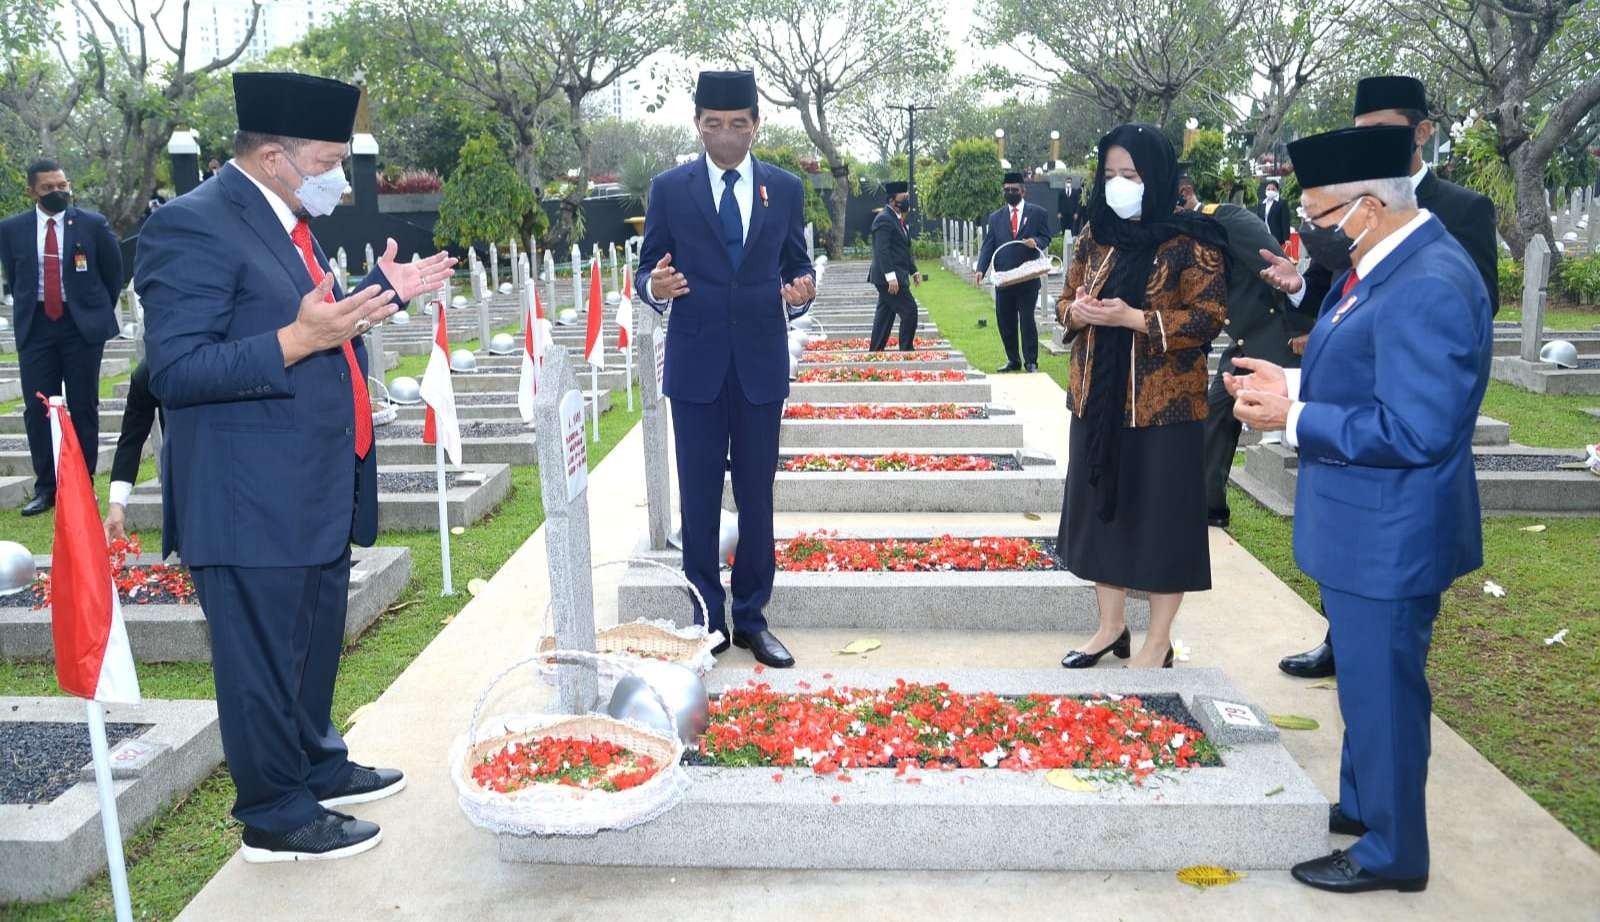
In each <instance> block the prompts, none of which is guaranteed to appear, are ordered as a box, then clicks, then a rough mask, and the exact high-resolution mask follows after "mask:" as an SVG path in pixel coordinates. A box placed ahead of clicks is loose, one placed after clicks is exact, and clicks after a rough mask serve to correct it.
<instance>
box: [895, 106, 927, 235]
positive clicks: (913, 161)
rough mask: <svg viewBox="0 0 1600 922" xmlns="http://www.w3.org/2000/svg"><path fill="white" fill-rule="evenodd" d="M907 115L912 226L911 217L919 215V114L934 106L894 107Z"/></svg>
mask: <svg viewBox="0 0 1600 922" xmlns="http://www.w3.org/2000/svg"><path fill="white" fill-rule="evenodd" d="M889 108H891V109H899V110H900V111H902V112H904V113H905V114H906V197H907V199H908V200H909V201H910V203H911V208H910V209H909V210H908V211H907V212H906V224H907V225H910V224H911V223H912V222H911V216H912V215H914V214H917V213H918V212H917V113H918V112H930V111H932V110H933V109H934V107H933V106H919V105H917V104H916V103H909V104H907V105H903V106H893V105H891V106H890V107H889Z"/></svg>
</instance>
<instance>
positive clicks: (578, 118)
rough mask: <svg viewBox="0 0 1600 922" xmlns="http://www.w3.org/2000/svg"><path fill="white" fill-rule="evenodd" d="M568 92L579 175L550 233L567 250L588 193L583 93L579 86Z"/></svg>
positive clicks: (587, 148) (587, 138)
mask: <svg viewBox="0 0 1600 922" xmlns="http://www.w3.org/2000/svg"><path fill="white" fill-rule="evenodd" d="M566 92H567V117H568V119H569V120H570V122H571V128H572V143H573V144H574V145H576V146H577V148H578V176H577V178H576V179H574V180H573V182H572V188H571V189H569V190H567V195H566V197H565V198H563V199H562V200H561V211H560V213H559V214H558V215H557V218H556V227H555V229H554V231H553V232H552V233H551V235H550V236H551V239H552V240H554V241H557V242H559V243H560V244H561V246H562V247H563V248H570V247H571V246H572V244H574V243H577V242H578V238H577V235H576V233H575V231H576V228H577V226H578V214H579V211H580V210H581V209H582V208H583V199H584V197H585V196H586V195H588V193H589V151H590V144H589V133H588V132H586V131H584V130H583V96H584V94H583V91H582V89H581V88H580V87H576V86H569V87H567V89H566Z"/></svg>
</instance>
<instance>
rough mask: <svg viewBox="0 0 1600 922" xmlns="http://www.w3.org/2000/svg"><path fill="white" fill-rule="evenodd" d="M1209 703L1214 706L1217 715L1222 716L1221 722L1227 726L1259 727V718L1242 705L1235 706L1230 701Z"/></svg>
mask: <svg viewBox="0 0 1600 922" xmlns="http://www.w3.org/2000/svg"><path fill="white" fill-rule="evenodd" d="M1211 703H1212V704H1214V705H1216V708H1217V713H1218V714H1220V715H1222V720H1223V722H1224V723H1226V724H1228V725H1229V726H1233V727H1259V726H1261V718H1259V717H1257V716H1256V712H1255V711H1252V710H1250V709H1249V708H1248V707H1246V706H1244V705H1242V704H1235V703H1234V702H1232V701H1213V702H1211Z"/></svg>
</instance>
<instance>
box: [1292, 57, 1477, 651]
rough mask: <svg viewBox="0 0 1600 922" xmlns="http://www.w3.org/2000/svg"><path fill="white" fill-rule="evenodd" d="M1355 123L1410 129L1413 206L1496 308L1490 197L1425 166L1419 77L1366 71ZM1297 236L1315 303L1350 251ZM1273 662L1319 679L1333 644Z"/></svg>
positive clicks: (1308, 295) (1426, 130) (1424, 101)
mask: <svg viewBox="0 0 1600 922" xmlns="http://www.w3.org/2000/svg"><path fill="white" fill-rule="evenodd" d="M1355 124H1356V127H1358V128H1368V127H1371V126H1373V125H1406V126H1409V127H1410V128H1411V130H1412V154H1411V187H1412V188H1413V189H1415V190H1416V194H1417V207H1418V208H1423V209H1426V210H1428V211H1430V212H1432V213H1433V214H1434V215H1436V216H1437V217H1438V218H1439V223H1441V224H1443V225H1444V229H1445V230H1447V231H1449V232H1450V235H1451V236H1452V237H1454V238H1456V242H1457V243H1459V244H1461V248H1462V249H1464V250H1466V251H1467V255H1468V256H1470V257H1471V258H1472V263H1473V265H1474V266H1477V268H1478V274H1479V275H1481V276H1482V277H1483V285H1484V287H1485V288H1486V289H1488V292H1489V307H1490V309H1491V310H1492V311H1494V312H1495V313H1499V312H1500V271H1499V266H1498V252H1497V244H1496V238H1495V213H1494V203H1493V202H1491V201H1490V200H1489V198H1488V197H1487V196H1484V195H1480V194H1478V193H1476V192H1473V191H1472V190H1471V189H1465V188H1462V187H1461V186H1458V185H1456V184H1455V183H1453V182H1448V181H1446V180H1443V179H1440V178H1439V177H1437V176H1435V175H1434V174H1433V171H1432V170H1430V169H1428V164H1427V163H1426V162H1425V161H1424V160H1423V159H1422V148H1423V147H1425V146H1426V145H1427V143H1428V140H1429V139H1431V138H1432V137H1433V133H1434V131H1435V128H1436V126H1435V125H1434V123H1433V122H1432V121H1430V120H1429V118H1428V94H1427V91H1426V90H1425V89H1424V87H1423V86H1422V81H1421V80H1418V79H1417V78H1415V77H1400V76H1382V77H1367V78H1365V79H1363V80H1362V81H1361V82H1360V83H1358V84H1356V105H1355ZM1301 239H1302V242H1303V243H1304V244H1305V245H1306V248H1307V252H1308V253H1309V254H1310V255H1311V257H1312V263H1311V268H1310V269H1307V270H1306V274H1305V280H1304V286H1305V301H1304V303H1305V304H1307V305H1310V306H1311V308H1312V309H1317V308H1319V307H1320V305H1321V304H1322V302H1323V299H1324V298H1326V296H1327V294H1328V289H1329V288H1331V287H1332V285H1333V278H1334V276H1336V275H1338V274H1339V273H1341V272H1343V271H1344V270H1345V269H1347V268H1349V267H1350V254H1349V252H1348V251H1346V250H1344V249H1343V247H1342V246H1339V247H1328V248H1327V250H1328V252H1326V253H1325V254H1323V255H1324V256H1326V257H1327V258H1319V257H1318V254H1317V251H1316V248H1315V240H1314V239H1311V240H1307V239H1306V238H1305V236H1304V235H1302V238H1301ZM1284 266H1287V261H1285V262H1284V263H1283V264H1281V265H1277V264H1275V267H1274V275H1276V276H1278V277H1281V278H1285V279H1290V281H1289V282H1288V287H1287V288H1285V289H1284V290H1285V291H1293V290H1295V288H1296V287H1297V286H1298V285H1299V284H1300V283H1299V282H1297V281H1294V280H1293V279H1292V276H1291V274H1290V272H1289V271H1288V270H1286V269H1284V268H1283V267H1284ZM1278 668H1279V669H1281V670H1283V671H1284V672H1286V673H1288V674H1289V675H1292V676H1298V677H1300V678H1306V679H1320V678H1326V677H1328V676H1331V675H1333V674H1334V673H1335V666H1334V662H1333V645H1332V643H1331V642H1330V639H1329V638H1327V637H1324V638H1323V640H1322V643H1320V644H1318V645H1317V646H1315V647H1313V648H1311V649H1310V650H1307V651H1306V652H1304V653H1297V654H1295V655H1293V656H1286V657H1284V658H1283V659H1281V660H1279V661H1278Z"/></svg>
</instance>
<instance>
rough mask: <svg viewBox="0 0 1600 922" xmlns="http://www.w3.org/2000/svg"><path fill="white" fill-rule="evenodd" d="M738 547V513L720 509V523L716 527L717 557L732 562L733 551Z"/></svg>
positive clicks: (724, 561) (725, 561)
mask: <svg viewBox="0 0 1600 922" xmlns="http://www.w3.org/2000/svg"><path fill="white" fill-rule="evenodd" d="M738 549H739V514H738V513H736V512H729V511H728V510H726V509H724V510H722V525H721V527H720V528H718V529H717V559H718V560H720V561H722V562H723V563H732V562H733V553H734V551H737V550H738Z"/></svg>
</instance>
